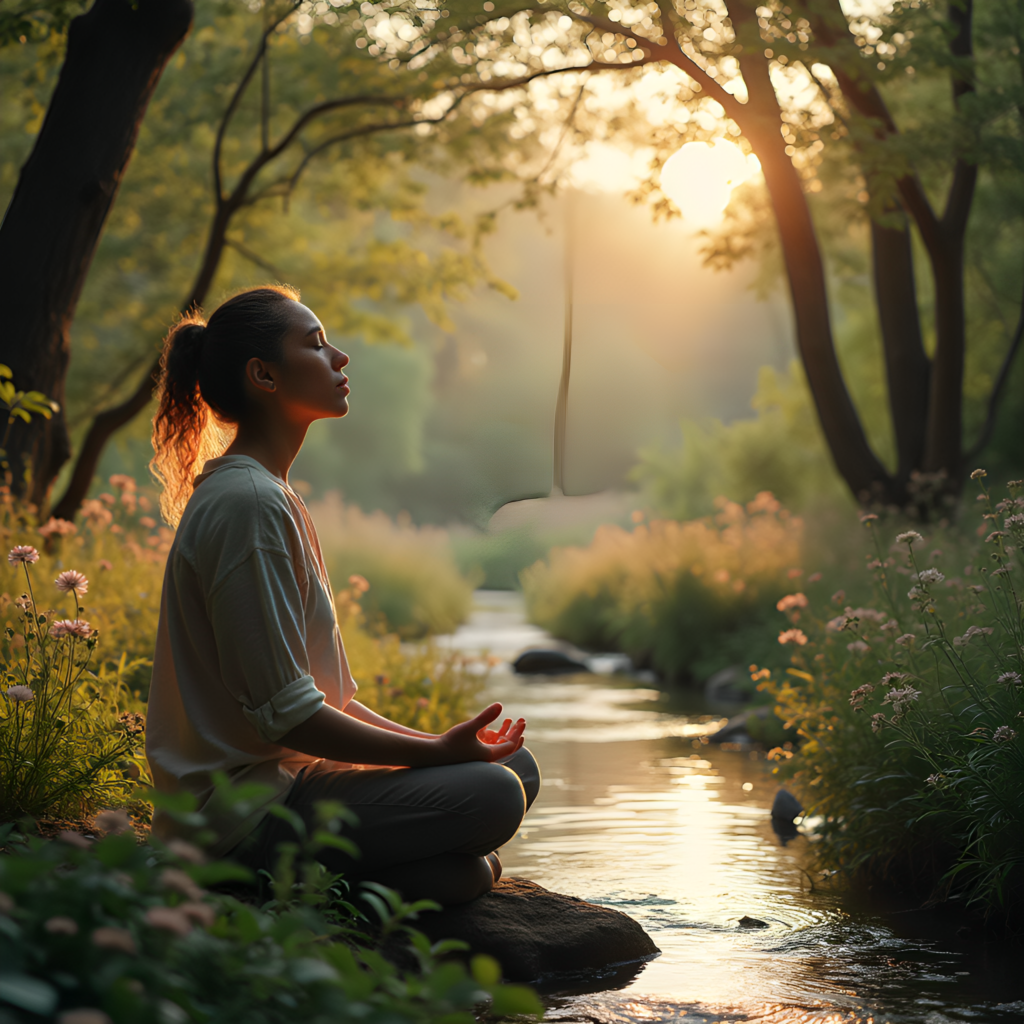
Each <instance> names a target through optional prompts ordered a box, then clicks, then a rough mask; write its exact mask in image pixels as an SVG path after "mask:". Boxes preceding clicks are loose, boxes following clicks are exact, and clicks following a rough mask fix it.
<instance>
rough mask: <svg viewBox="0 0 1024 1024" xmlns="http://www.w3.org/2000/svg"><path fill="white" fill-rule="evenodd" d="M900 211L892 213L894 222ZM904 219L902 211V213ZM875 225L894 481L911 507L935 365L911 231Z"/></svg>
mask: <svg viewBox="0 0 1024 1024" xmlns="http://www.w3.org/2000/svg"><path fill="white" fill-rule="evenodd" d="M895 212H896V211H889V213H890V216H892V215H893V214H894V213H895ZM900 214H901V216H902V211H900ZM902 219H903V227H902V228H898V227H883V226H882V225H880V224H878V223H877V222H876V221H875V220H872V221H871V254H872V263H873V271H874V286H875V305H876V307H877V309H878V324H879V328H880V330H881V334H882V347H883V349H884V352H885V370H886V378H887V383H888V390H889V409H890V413H891V415H892V423H893V430H894V432H895V434H896V452H897V459H898V465H897V469H896V479H895V481H894V484H895V487H894V490H895V491H896V497H897V500H898V504H900V505H903V504H905V503H906V501H907V484H908V483H909V481H910V474H911V473H912V472H913V471H914V470H916V469H920V468H921V466H922V465H923V464H924V446H925V424H926V422H927V419H928V388H929V381H930V378H931V364H930V362H929V360H928V356H927V355H926V353H925V350H924V342H923V341H922V338H921V321H920V318H919V316H918V309H917V287H916V284H915V281H914V259H913V248H912V240H911V236H910V226H909V224H907V222H906V217H905V216H903V217H902Z"/></svg>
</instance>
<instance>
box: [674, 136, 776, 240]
mask: <svg viewBox="0 0 1024 1024" xmlns="http://www.w3.org/2000/svg"><path fill="white" fill-rule="evenodd" d="M760 169H761V165H760V163H759V162H758V159H757V157H755V156H753V155H751V156H746V155H745V154H744V153H743V151H742V150H741V149H740V148H739V146H737V145H736V144H735V143H733V142H729V141H728V140H726V139H718V140H717V141H716V142H713V143H710V142H688V143H686V145H685V146H683V147H682V148H681V149H679V150H677V151H676V152H675V153H673V154H672V156H670V157H669V158H668V160H666V161H665V166H664V167H663V168H662V169H661V189H662V191H663V192H664V193H665V195H666V196H668V198H669V199H671V200H672V202H673V203H675V204H676V206H678V207H679V210H680V212H681V213H682V215H683V218H684V219H685V220H687V221H688V222H689V223H691V224H692V225H694V226H699V227H709V226H711V225H712V224H716V223H717V222H718V221H719V220H720V219H721V216H722V213H723V211H724V210H725V208H726V207H727V206H728V205H729V199H730V198H731V197H732V190H733V189H734V188H735V187H736V186H737V185H741V184H743V182H744V181H746V180H747V179H748V178H751V177H752V176H753V175H755V174H757V173H759V172H760Z"/></svg>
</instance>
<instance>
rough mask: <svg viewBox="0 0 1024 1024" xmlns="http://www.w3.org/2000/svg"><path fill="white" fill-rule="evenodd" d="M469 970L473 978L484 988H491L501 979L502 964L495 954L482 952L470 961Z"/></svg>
mask: <svg viewBox="0 0 1024 1024" xmlns="http://www.w3.org/2000/svg"><path fill="white" fill-rule="evenodd" d="M469 971H470V974H472V975H473V979H474V980H475V981H477V982H478V983H479V984H481V985H483V987H484V988H491V987H492V986H494V985H497V984H498V982H499V981H501V966H500V964H499V963H498V961H497V960H495V959H494V957H493V956H485V955H484V954H483V953H481V954H479V955H477V956H475V957H473V959H472V960H470V962H469Z"/></svg>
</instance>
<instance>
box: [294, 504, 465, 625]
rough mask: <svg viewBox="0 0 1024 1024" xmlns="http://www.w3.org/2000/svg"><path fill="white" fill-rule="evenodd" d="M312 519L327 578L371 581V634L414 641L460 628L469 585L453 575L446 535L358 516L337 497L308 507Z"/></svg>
mask: <svg viewBox="0 0 1024 1024" xmlns="http://www.w3.org/2000/svg"><path fill="white" fill-rule="evenodd" d="M310 513H311V514H312V516H313V519H314V520H315V522H316V525H317V532H318V533H319V536H320V544H321V546H322V547H323V551H324V559H325V561H326V563H327V568H328V571H329V572H330V574H331V577H332V578H333V579H335V580H346V579H348V578H349V577H350V576H352V575H359V576H362V577H364V578H365V579H366V580H368V581H369V583H370V589H369V590H368V591H367V593H366V595H365V597H364V598H363V602H362V604H363V609H364V614H365V617H366V625H367V626H368V628H369V629H371V630H373V631H376V632H378V633H396V634H397V635H398V636H399V637H401V638H402V639H403V640H415V639H420V638H422V637H425V636H429V635H431V634H437V633H449V632H451V631H452V630H454V629H455V628H456V627H457V626H458V625H459V624H460V623H461V622H463V621H465V619H466V616H467V615H468V614H469V610H470V608H471V607H472V603H473V581H472V580H471V579H469V578H467V577H465V576H463V575H462V573H460V572H459V569H458V566H457V565H456V563H455V559H454V557H453V555H452V551H451V547H450V546H449V542H448V535H447V533H446V532H445V531H444V530H442V529H438V528H437V527H431V526H416V525H414V524H413V523H412V522H411V521H410V520H409V518H408V516H404V517H403V516H400V517H398V519H397V520H394V519H391V518H389V517H388V516H387V515H385V514H384V513H383V512H374V513H366V512H363V511H361V510H360V509H359V508H358V507H356V506H354V505H346V504H345V503H344V502H343V501H342V500H341V498H340V497H339V496H338V495H337V494H329V495H328V496H327V497H325V498H324V499H323V500H322V501H318V502H313V503H312V504H311V506H310Z"/></svg>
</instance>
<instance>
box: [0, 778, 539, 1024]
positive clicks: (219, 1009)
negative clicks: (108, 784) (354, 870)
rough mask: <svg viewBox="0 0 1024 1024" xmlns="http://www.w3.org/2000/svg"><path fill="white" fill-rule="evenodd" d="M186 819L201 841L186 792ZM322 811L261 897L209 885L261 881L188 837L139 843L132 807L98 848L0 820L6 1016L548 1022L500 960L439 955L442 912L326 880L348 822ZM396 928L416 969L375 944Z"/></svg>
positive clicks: (0, 956)
mask: <svg viewBox="0 0 1024 1024" xmlns="http://www.w3.org/2000/svg"><path fill="white" fill-rule="evenodd" d="M223 781H224V783H226V780H223ZM255 789H262V787H251V786H250V787H247V788H246V789H244V790H243V789H241V788H239V789H235V790H230V787H228V786H227V785H225V784H222V793H223V794H224V796H225V797H226V798H229V799H231V800H232V802H234V803H235V804H245V803H246V802H247V801H249V802H251V801H253V800H258V799H260V798H261V797H260V794H259V793H256V792H255V791H254V790H255ZM187 796H188V795H187V794H186V797H187ZM263 799H265V797H263ZM169 809H170V808H169ZM174 810H175V813H176V814H177V815H178V816H179V818H180V819H182V820H190V821H191V823H192V825H193V826H196V827H197V828H198V829H199V833H200V836H199V838H200V839H201V832H202V821H201V820H197V816H196V814H195V812H194V807H192V808H191V809H190V807H189V806H188V801H187V799H186V800H177V801H176V802H175V807H174ZM278 810H280V811H282V812H283V813H287V812H284V811H283V809H282V808H279V809H278ZM321 812H322V813H321V817H322V825H321V827H320V828H319V829H318V830H317V831H316V832H314V833H313V834H312V835H308V836H306V835H303V839H302V842H301V843H297V844H294V846H293V847H292V848H287V849H282V851H281V853H282V856H281V860H280V862H279V866H278V870H277V871H276V872H275V875H274V877H273V879H272V885H271V887H270V888H271V898H270V899H269V900H267V901H265V902H263V903H262V904H260V903H259V901H253V900H252V898H251V896H250V898H249V900H248V901H243V900H241V899H239V898H238V897H237V896H235V895H228V894H226V893H224V892H223V891H221V892H213V891H210V890H209V889H208V888H207V887H209V886H215V885H221V886H223V884H224V883H226V882H233V883H235V884H238V883H239V882H241V881H244V880H247V879H248V880H251V875H248V874H247V872H246V871H245V870H244V869H242V868H240V867H239V866H238V865H235V864H232V863H231V862H229V861H210V860H208V859H207V858H206V857H205V855H204V854H203V852H202V849H201V847H200V846H199V845H193V844H191V843H188V842H184V841H182V840H172V841H170V842H169V843H167V844H166V845H165V844H161V843H158V842H152V843H149V844H147V845H142V844H140V843H139V842H138V841H137V839H136V836H135V835H134V833H133V832H132V831H131V828H130V822H129V819H128V816H127V815H126V814H125V813H124V812H123V811H122V812H117V811H108V812H106V813H105V814H103V815H101V816H100V818H99V822H98V823H99V827H100V829H101V830H102V831H104V832H105V833H106V834H105V835H104V836H103V838H101V839H100V840H99V841H98V842H91V841H90V840H88V839H86V838H84V837H83V836H81V835H80V834H79V833H77V832H65V833H62V834H61V835H60V837H59V838H58V839H56V840H44V839H41V838H38V837H26V836H23V835H19V834H17V833H15V832H13V830H12V828H11V826H9V825H8V826H3V827H2V828H0V846H2V847H3V854H2V855H0V963H2V964H3V967H2V970H0V1022H2V1024H15V1022H17V1024H22V1022H28V1021H55V1022H56V1024H168V1022H172V1024H186V1022H204V1024H205V1022H211V1024H213V1022H223V1021H245V1022H246V1024H278V1022H280V1024H286V1022H287V1024H321V1022H322V1024H327V1022H331V1024H337V1022H339V1021H341V1022H344V1021H360V1022H369V1024H385V1022H388V1024H392V1022H395V1024H399V1022H400V1024H404V1022H416V1024H420V1022H422V1024H425V1022H428V1021H431V1022H439V1024H441V1022H443V1024H473V1022H474V1020H475V1016H474V1014H473V1012H472V1011H473V1009H474V1008H475V1007H479V1006H480V1005H481V1004H485V1003H488V1002H489V1003H490V1006H491V1010H492V1012H494V1013H497V1014H514V1013H520V1014H522V1013H525V1014H536V1015H537V1016H538V1017H539V1016H540V1012H541V1008H540V1004H539V1002H538V1000H537V998H536V996H535V995H534V994H533V993H532V992H531V991H530V990H528V989H525V988H522V987H520V986H508V985H501V984H500V982H499V978H500V968H499V966H498V965H497V963H495V962H494V961H493V960H491V959H490V958H488V957H481V956H477V957H474V958H473V959H472V960H471V961H470V969H469V970H468V971H467V970H466V968H465V967H464V966H463V965H462V964H461V963H457V962H443V963H442V962H441V961H440V957H442V956H443V955H444V954H446V953H449V952H451V951H453V950H455V949H465V945H464V944H462V943H456V942H451V941H449V942H440V943H436V944H434V945H433V946H432V945H431V944H430V943H429V942H428V941H427V940H426V939H425V938H424V937H423V936H422V935H421V934H418V933H416V932H415V931H414V930H413V929H412V928H411V927H410V921H411V920H414V919H415V918H416V915H417V914H418V913H421V912H423V911H425V910H428V909H430V908H431V907H433V906H436V904H430V903H429V902H428V901H421V902H420V903H417V904H412V905H407V904H404V903H402V901H401V900H400V899H399V898H398V897H397V896H396V895H395V894H394V893H392V892H390V891H389V890H386V889H384V888H383V887H370V888H368V890H367V891H366V893H365V894H364V895H363V897H362V898H359V897H358V896H357V894H353V893H349V892H348V890H347V886H346V884H345V882H344V880H343V879H342V878H340V877H339V876H333V875H330V874H328V873H327V872H325V871H324V869H323V868H322V867H321V866H320V865H319V864H318V863H317V862H316V861H315V860H313V859H312V854H313V853H314V852H315V850H316V848H317V847H318V846H322V845H324V844H325V843H329V844H333V845H337V844H340V843H344V842H345V840H344V838H343V837H342V836H340V835H339V834H338V832H339V830H340V827H341V822H342V820H343V816H344V815H343V812H341V811H340V809H339V808H337V807H330V806H326V805H325V806H324V807H323V808H321ZM300 824H301V823H300ZM350 899H351V900H352V902H349V900H350ZM356 903H358V904H359V907H361V908H362V909H359V908H357V906H356ZM364 911H365V912H364ZM396 933H397V934H398V935H400V936H402V937H403V938H404V939H405V944H407V945H408V946H409V948H410V949H411V951H412V953H413V955H414V957H415V961H416V963H417V964H418V969H415V970H408V971H404V970H399V969H397V968H396V967H394V966H393V965H392V964H391V963H389V962H388V961H387V960H385V959H384V958H383V957H382V956H381V955H380V954H379V953H378V952H377V951H376V950H375V948H374V947H375V946H376V945H378V944H379V942H380V940H381V939H384V938H388V937H389V936H392V937H393V936H394V935H395V934H396ZM392 941H394V939H392Z"/></svg>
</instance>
